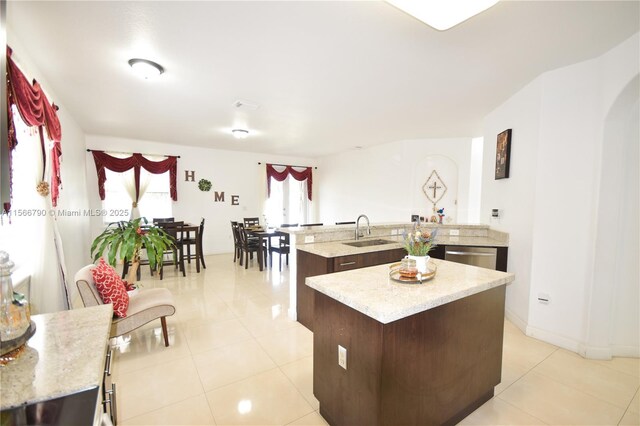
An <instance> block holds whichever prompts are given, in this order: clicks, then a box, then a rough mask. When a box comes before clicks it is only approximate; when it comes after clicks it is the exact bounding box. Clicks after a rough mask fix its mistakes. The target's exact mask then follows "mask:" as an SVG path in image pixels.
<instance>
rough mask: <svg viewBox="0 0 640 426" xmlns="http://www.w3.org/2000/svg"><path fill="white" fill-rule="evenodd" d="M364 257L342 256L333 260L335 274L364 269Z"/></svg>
mask: <svg viewBox="0 0 640 426" xmlns="http://www.w3.org/2000/svg"><path fill="white" fill-rule="evenodd" d="M362 266H363V265H362V255H352V256H340V257H335V258H333V272H340V271H349V270H351V269H358V268H362Z"/></svg>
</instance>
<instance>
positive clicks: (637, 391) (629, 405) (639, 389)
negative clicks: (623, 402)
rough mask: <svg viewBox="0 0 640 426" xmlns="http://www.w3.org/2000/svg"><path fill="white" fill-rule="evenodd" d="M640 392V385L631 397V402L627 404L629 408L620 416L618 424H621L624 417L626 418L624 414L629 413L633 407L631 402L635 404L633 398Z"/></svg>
mask: <svg viewBox="0 0 640 426" xmlns="http://www.w3.org/2000/svg"><path fill="white" fill-rule="evenodd" d="M638 393H640V387H639V388H638V389H636V393H634V394H633V397H632V398H631V401H629V404H628V405H627V408H626V409H625V410H624V412H623V413H622V416H621V417H620V420H618V423H617V424H620V422H622V419H624V416H626V415H627V413H628V412H629V410H630V409H631V404H633V400H634V399H635V397H636V396H637V395H638Z"/></svg>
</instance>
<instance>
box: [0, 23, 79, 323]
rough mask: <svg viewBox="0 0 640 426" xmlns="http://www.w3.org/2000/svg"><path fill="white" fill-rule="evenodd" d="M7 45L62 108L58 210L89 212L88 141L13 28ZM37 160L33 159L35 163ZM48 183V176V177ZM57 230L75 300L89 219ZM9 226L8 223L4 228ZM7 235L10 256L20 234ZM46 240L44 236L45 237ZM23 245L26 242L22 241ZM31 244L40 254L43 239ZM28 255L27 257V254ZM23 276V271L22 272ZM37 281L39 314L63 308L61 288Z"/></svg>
mask: <svg viewBox="0 0 640 426" xmlns="http://www.w3.org/2000/svg"><path fill="white" fill-rule="evenodd" d="M7 38H8V44H9V46H11V47H12V48H13V51H14V53H13V55H14V57H15V58H16V61H18V64H19V66H20V67H21V70H22V71H23V73H24V74H25V75H26V76H27V78H28V79H32V78H36V79H37V80H38V82H40V84H41V85H42V87H43V88H44V89H45V91H46V93H47V97H48V99H49V101H50V102H54V103H55V104H56V105H58V106H59V107H60V109H59V110H58V118H59V119H60V124H61V126H62V141H61V146H62V163H61V178H62V188H61V190H60V197H59V200H58V211H74V212H76V211H82V210H84V209H88V208H89V207H88V206H89V201H88V198H87V188H86V181H85V179H84V176H85V173H84V166H85V164H84V153H85V140H84V136H85V135H84V132H83V130H82V129H81V128H80V126H79V125H78V124H77V123H76V121H75V120H74V118H73V117H72V116H71V115H70V114H69V112H68V110H67V109H66V108H65V106H64V104H63V103H61V101H60V99H61V98H60V97H59V96H58V94H57V93H56V92H55V88H54V87H52V86H51V85H50V84H48V82H47V76H46V70H41V69H38V68H37V67H36V66H35V64H34V61H33V59H32V58H31V57H30V56H29V52H27V51H26V50H25V49H24V48H23V47H22V43H21V42H20V40H18V39H16V38H15V36H14V34H13V31H11V27H10V26H9V27H8V31H7ZM37 161H38V159H34V164H36V162H37ZM15 173H20V170H14V174H15ZM46 179H47V180H49V176H48V175H47V178H46ZM57 224H58V229H59V232H60V236H61V239H62V246H63V249H64V256H65V266H66V271H67V276H66V279H67V283H68V284H69V286H68V288H69V291H70V293H71V298H72V300H73V298H74V295H75V284H74V281H73V277H74V274H75V273H76V271H77V270H78V269H80V268H81V267H82V266H84V265H85V264H87V262H89V260H90V257H89V242H88V241H89V240H88V239H89V218H88V217H69V216H66V217H59V218H58V220H57ZM5 226H7V225H6V223H5V225H4V226H3V227H5ZM3 232H5V235H6V236H7V238H6V239H5V238H3V239H2V240H3V241H2V245H4V246H5V248H6V249H7V250H8V252H9V253H10V254H11V252H12V251H13V250H18V248H17V247H18V246H19V245H20V244H21V242H20V240H21V238H20V236H19V235H11V236H9V233H10V232H8V230H6V229H5V230H4V231H2V230H0V233H3ZM43 238H44V237H43ZM23 242H24V241H23ZM26 243H28V245H29V250H28V253H38V252H40V250H39V246H40V245H43V244H44V243H43V240H42V239H41V240H35V241H28V242H26ZM28 253H27V254H28ZM46 255H50V256H55V253H47V254H46ZM42 262H43V259H39V258H37V257H36V256H33V255H31V256H28V261H27V264H26V265H25V264H23V265H22V267H24V268H25V269H27V270H30V271H33V270H36V269H38V265H39V264H40V263H42ZM21 273H22V272H21ZM57 273H58V271H57V268H56V269H54V270H52V271H50V274H52V275H53V276H55V274H57ZM44 281H45V280H43V282H38V281H37V280H34V279H32V282H31V287H32V293H34V294H38V293H39V294H40V296H39V297H40V298H41V299H42V300H41V301H40V302H38V303H36V304H39V305H40V308H41V309H40V312H35V313H41V312H52V311H56V310H61V309H63V305H62V304H61V299H60V297H59V296H60V295H59V293H60V289H57V288H52V283H53V281H52V280H46V282H44ZM39 287H40V288H42V289H43V291H38V288H39Z"/></svg>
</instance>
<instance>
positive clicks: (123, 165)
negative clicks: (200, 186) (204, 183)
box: [91, 151, 178, 203]
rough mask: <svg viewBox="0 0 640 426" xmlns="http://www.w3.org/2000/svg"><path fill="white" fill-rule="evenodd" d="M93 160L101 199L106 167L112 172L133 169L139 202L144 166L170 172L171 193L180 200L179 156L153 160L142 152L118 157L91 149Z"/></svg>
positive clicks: (161, 171) (158, 172)
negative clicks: (178, 185) (141, 170)
mask: <svg viewBox="0 0 640 426" xmlns="http://www.w3.org/2000/svg"><path fill="white" fill-rule="evenodd" d="M91 153H92V154H93V161H94V162H95V163H96V172H97V173H98V193H99V194H100V199H101V200H104V183H105V181H106V180H107V174H106V173H105V171H104V169H109V170H111V171H112V172H116V173H124V172H126V171H127V170H131V169H133V175H134V178H135V183H136V199H135V202H136V203H137V202H138V194H139V191H140V168H141V167H142V168H143V169H145V170H146V171H148V172H149V173H154V174H157V175H159V174H162V173H166V172H169V193H170V195H171V199H172V200H173V201H178V189H177V186H176V181H177V175H178V157H174V156H170V157H167V158H165V159H164V160H162V161H151V160H149V159H147V158H145V157H143V156H142V154H137V153H136V154H131V157H126V158H118V157H114V156H112V155H109V154H107V153H105V152H104V151H91Z"/></svg>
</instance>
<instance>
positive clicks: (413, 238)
mask: <svg viewBox="0 0 640 426" xmlns="http://www.w3.org/2000/svg"><path fill="white" fill-rule="evenodd" d="M437 234H438V228H435V229H434V230H433V231H431V232H429V229H427V228H422V227H421V226H420V223H419V222H417V221H416V222H415V224H414V226H413V232H409V233H407V232H406V231H405V232H404V233H403V237H404V249H405V250H406V251H407V254H408V256H409V259H415V261H416V266H417V268H418V271H419V272H421V273H425V272H427V262H428V261H429V252H430V251H431V249H432V248H434V247H435V246H436V244H435V243H434V241H435V239H436V235H437Z"/></svg>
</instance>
